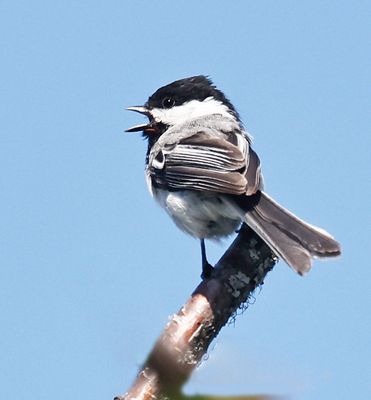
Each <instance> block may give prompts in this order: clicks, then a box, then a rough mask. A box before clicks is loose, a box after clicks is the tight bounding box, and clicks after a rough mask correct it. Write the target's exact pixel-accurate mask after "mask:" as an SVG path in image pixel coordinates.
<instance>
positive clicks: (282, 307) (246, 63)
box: [0, 0, 371, 400]
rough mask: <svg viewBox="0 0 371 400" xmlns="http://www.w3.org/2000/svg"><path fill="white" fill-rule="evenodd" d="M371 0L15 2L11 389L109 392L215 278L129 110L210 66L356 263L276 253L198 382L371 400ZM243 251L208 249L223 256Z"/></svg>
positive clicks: (8, 38)
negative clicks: (162, 205)
mask: <svg viewBox="0 0 371 400" xmlns="http://www.w3.org/2000/svg"><path fill="white" fill-rule="evenodd" d="M370 11H371V7H370V3H369V2H367V1H329V0H325V1H301V2H298V1H286V0H284V1H280V2H278V1H273V0H271V1H268V0H262V1H259V2H257V1H255V2H253V1H233V2H215V1H202V2H201V1H194V0H189V1H187V2H185V1H184V2H171V1H162V2H154V1H153V2H149V1H147V2H146V1H106V2H99V1H68V0H67V1H64V2H47V1H41V0H35V1H32V2H29V1H16V0H14V1H2V2H1V3H0V51H1V64H0V70H1V90H0V100H1V107H0V123H1V133H0V163H1V169H0V187H1V196H0V217H1V225H0V265H1V266H0V324H1V330H0V398H2V399H9V398H13V397H14V396H16V397H18V398H26V397H27V398H28V397H30V398H35V399H40V400H41V399H50V398H53V399H55V400H59V399H76V398H82V397H84V398H89V399H91V400H94V399H97V400H98V399H107V398H108V399H110V398H112V397H113V396H114V395H115V394H118V393H121V392H123V391H125V389H126V388H127V387H128V386H129V384H130V383H131V382H132V380H133V378H134V376H135V374H136V372H137V370H138V368H139V366H140V364H141V362H142V361H143V360H144V359H145V357H146V355H147V353H148V351H149V350H150V348H151V346H152V344H153V342H154V340H155V339H156V337H157V335H158V334H159V332H160V330H161V329H162V327H163V326H164V324H165V323H166V322H167V319H168V316H169V315H170V314H172V313H173V312H175V311H177V310H178V308H179V307H180V306H181V305H182V303H183V302H184V301H185V299H186V298H187V297H188V295H189V294H190V293H191V291H192V290H193V288H194V287H195V286H196V285H197V283H198V282H199V274H200V254H199V246H198V243H197V242H196V241H195V240H194V239H192V238H189V237H187V236H185V235H184V234H183V233H182V232H180V231H178V230H177V228H176V227H175V226H174V225H173V224H172V222H171V221H170V220H169V219H168V217H167V216H166V215H165V213H164V212H163V211H162V210H161V209H159V207H158V206H157V205H156V204H155V203H154V201H153V200H152V199H151V197H150V195H149V194H148V192H147V189H146V186H145V181H144V174H143V169H144V153H145V150H146V144H145V142H143V141H142V139H141V138H140V136H139V135H135V134H124V133H123V131H124V129H125V128H127V127H129V126H132V125H133V124H136V123H140V122H142V121H143V120H142V119H141V117H140V116H139V115H135V114H133V113H129V112H126V111H124V108H125V107H127V106H129V105H137V104H141V103H143V102H144V101H145V100H146V99H147V97H148V96H149V95H150V94H151V93H152V92H153V91H154V90H156V89H157V88H158V87H160V86H162V85H164V84H166V83H169V82H171V81H173V80H175V79H179V78H183V77H187V76H191V75H195V74H208V75H210V76H211V77H212V78H213V79H214V81H215V83H216V84H217V85H218V86H219V87H220V88H221V89H222V90H223V91H225V93H226V94H227V95H228V96H229V97H230V99H231V100H232V102H233V103H234V104H235V106H236V108H237V109H238V111H239V112H240V114H241V117H242V119H243V121H244V123H245V126H246V127H247V129H248V130H249V132H250V133H251V134H252V135H253V136H254V138H255V141H254V147H255V149H256V150H257V151H258V153H259V154H260V157H261V159H262V163H263V171H264V176H265V184H266V190H267V192H268V193H270V195H271V196H273V197H275V198H276V199H277V200H278V201H280V202H281V203H282V204H284V205H285V206H287V207H288V208H289V209H290V210H292V211H293V212H295V213H297V214H298V215H299V216H301V217H302V218H304V219H306V220H308V221H310V222H311V223H313V224H316V225H320V226H322V227H324V228H326V229H327V230H328V231H330V232H331V233H332V234H333V235H334V236H336V238H337V239H338V240H339V241H340V242H341V243H342V247H343V253H344V254H343V256H342V257H341V258H340V259H337V260H333V261H330V262H316V263H315V265H314V268H313V270H312V271H311V273H310V274H309V275H308V276H307V277H305V278H300V277H299V276H297V275H295V274H294V273H293V272H292V271H291V270H290V269H289V268H288V267H287V266H285V265H284V264H283V263H279V264H278V265H277V267H276V268H275V269H274V270H273V271H272V272H271V274H270V275H269V276H268V278H267V279H266V282H265V285H264V287H263V289H262V291H261V292H259V293H257V294H256V302H255V304H254V305H253V306H251V307H250V308H249V309H248V310H247V311H246V312H245V313H244V314H243V315H241V316H239V317H238V318H237V320H236V323H235V324H234V325H231V326H228V327H226V328H225V329H224V330H223V332H222V333H221V334H220V336H219V337H218V339H217V340H216V342H215V343H214V345H213V346H212V350H211V351H210V354H209V358H208V360H207V361H205V362H204V363H203V364H202V365H201V367H200V368H199V369H198V370H197V372H196V373H195V375H194V376H193V377H192V379H191V381H190V382H189V383H188V384H187V386H186V392H187V393H212V394H215V395H218V394H219V395H221V394H235V395H237V394H244V393H269V394H278V395H291V396H292V398H293V399H301V400H309V399H327V400H328V399H339V398H367V397H370V396H371V383H370V382H371V368H370V356H371V350H370V340H371V336H370V332H371V323H370V307H371V301H370V299H371V296H370V291H369V282H370V280H371V268H370V265H369V258H370V257H369V250H370V236H371V232H370V224H371V221H370V206H369V198H370V196H371V185H370V166H369V165H370V145H371V139H370V118H369V109H370V107H369V106H370V81H369V71H370V52H369V41H370V32H369V30H368V27H367V23H368V21H367V19H368V18H369V15H370ZM227 246H228V241H227V242H225V243H223V244H222V245H209V246H208V249H209V255H210V259H211V260H212V261H216V260H217V259H218V257H219V256H220V255H221V254H222V253H223V251H224V249H225V248H226V247H227Z"/></svg>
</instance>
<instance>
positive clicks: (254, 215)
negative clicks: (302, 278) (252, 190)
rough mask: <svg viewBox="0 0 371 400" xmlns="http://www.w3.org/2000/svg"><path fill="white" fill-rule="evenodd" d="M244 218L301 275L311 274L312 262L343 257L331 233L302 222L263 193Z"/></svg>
mask: <svg viewBox="0 0 371 400" xmlns="http://www.w3.org/2000/svg"><path fill="white" fill-rule="evenodd" d="M244 217H245V222H246V223H247V224H248V225H249V226H250V227H251V228H252V229H254V230H255V232H256V233H257V234H258V235H259V236H260V237H261V238H262V239H263V240H264V241H265V242H266V243H267V244H268V245H269V247H270V248H271V249H272V250H273V252H274V253H276V254H277V256H278V257H280V258H282V259H283V260H284V261H285V262H286V263H287V264H288V265H289V266H290V267H291V268H293V269H294V270H295V271H296V272H298V273H299V274H300V275H303V274H304V273H306V272H308V271H309V269H310V268H311V264H312V258H317V257H318V258H325V257H334V256H338V255H339V254H340V245H339V243H338V242H337V241H336V240H335V239H334V238H333V237H332V236H331V235H330V234H329V233H327V232H326V231H324V230H323V229H321V228H317V227H315V226H313V225H310V224H308V223H306V222H304V221H302V220H301V219H299V218H298V217H296V216H295V215H294V214H292V213H290V212H289V211H288V210H286V209H284V208H283V207H282V206H280V205H279V204H278V203H276V202H275V201H274V200H273V199H271V198H270V197H269V196H268V195H267V194H265V193H264V192H261V194H260V197H259V200H258V202H257V204H256V205H255V206H254V207H253V208H251V209H250V210H249V211H247V212H246V213H245V215H244Z"/></svg>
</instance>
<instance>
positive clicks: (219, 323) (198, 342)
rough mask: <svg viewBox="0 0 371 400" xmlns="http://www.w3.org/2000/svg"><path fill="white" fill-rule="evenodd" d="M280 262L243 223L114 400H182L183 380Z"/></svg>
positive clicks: (186, 378) (185, 379) (184, 380)
mask: <svg viewBox="0 0 371 400" xmlns="http://www.w3.org/2000/svg"><path fill="white" fill-rule="evenodd" d="M276 262H277V258H276V257H275V256H274V255H273V253H272V252H271V250H270V249H269V247H268V246H267V245H266V244H265V243H264V242H263V241H262V240H261V239H260V238H259V236H257V235H256V233H255V232H253V231H252V230H251V229H250V228H248V227H247V226H246V225H243V226H242V228H241V229H240V231H239V233H238V235H237V237H236V239H235V240H234V242H233V243H232V244H231V246H230V247H229V249H228V250H227V251H226V252H225V254H224V255H223V257H222V258H221V259H220V260H219V262H218V263H217V265H216V268H215V269H214V271H213V273H212V276H211V277H210V278H209V279H207V280H204V281H203V282H201V283H200V285H199V286H198V287H197V288H196V290H195V291H194V292H193V294H192V296H191V297H190V299H189V300H188V301H187V303H186V304H185V305H184V306H183V307H182V308H181V309H180V311H179V312H178V313H177V314H175V315H174V316H173V317H172V319H171V321H170V322H169V323H168V324H167V326H166V327H165V329H164V331H163V332H162V334H161V335H160V337H159V339H158V340H157V342H156V343H155V346H154V347H153V349H152V351H151V353H150V354H149V356H148V358H147V360H146V361H145V363H144V365H143V367H142V371H141V372H140V373H139V374H138V376H137V378H136V380H135V382H134V384H133V385H132V387H131V388H130V389H129V391H128V392H127V393H125V394H124V395H123V396H118V397H115V400H132V399H136V400H150V399H152V400H153V399H158V398H161V397H163V396H168V397H170V398H171V399H174V398H176V399H179V398H182V395H181V388H182V386H183V384H184V383H185V382H186V381H187V380H188V378H189V376H190V375H191V373H192V371H193V370H194V369H195V367H196V366H197V365H198V364H199V362H200V361H201V359H202V357H203V355H204V354H205V353H206V352H207V349H208V347H209V345H210V343H211V342H212V340H213V339H214V338H215V337H216V336H217V335H218V333H219V331H220V329H221V328H222V327H223V326H224V325H225V324H226V323H227V322H228V320H229V319H230V318H231V317H232V316H233V315H234V313H235V311H236V310H237V309H238V308H239V307H240V306H241V305H243V304H244V303H245V302H246V301H247V300H248V298H249V296H250V295H251V293H252V292H253V291H254V290H255V289H256V288H257V287H258V286H259V285H261V284H262V283H263V280H264V278H265V276H266V274H267V273H268V272H269V271H270V270H271V269H272V268H273V266H274V265H275V264H276Z"/></svg>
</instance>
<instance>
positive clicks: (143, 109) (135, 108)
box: [125, 106, 151, 132]
mask: <svg viewBox="0 0 371 400" xmlns="http://www.w3.org/2000/svg"><path fill="white" fill-rule="evenodd" d="M127 110H129V111H135V112H137V113H139V114H143V115H146V116H147V117H148V118H150V117H151V113H150V111H149V110H148V108H146V107H144V106H132V107H128V108H127ZM149 129H151V123H150V122H149V123H148V124H140V125H135V126H132V127H131V128H129V129H126V130H125V132H139V131H145V130H149Z"/></svg>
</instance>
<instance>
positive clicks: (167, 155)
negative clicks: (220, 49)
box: [126, 75, 341, 279]
mask: <svg viewBox="0 0 371 400" xmlns="http://www.w3.org/2000/svg"><path fill="white" fill-rule="evenodd" d="M127 110H129V111H134V112H137V113H139V114H143V115H144V116H146V117H147V118H148V121H147V122H146V123H144V124H140V125H135V126H133V127H131V128H129V129H127V130H126V132H142V136H143V137H144V138H145V139H146V140H147V141H148V148H147V153H146V157H145V175H146V181H147V185H148V189H149V191H150V193H151V194H152V196H153V197H154V198H155V200H156V201H157V202H158V203H159V205H160V206H161V207H162V208H164V209H165V210H166V212H167V213H168V214H169V216H170V217H171V218H172V220H173V221H174V222H175V224H176V226H177V227H178V228H180V229H181V230H183V231H184V232H186V233H187V234H189V235H191V236H193V237H195V238H197V239H199V240H200V244H201V256H202V274H201V277H202V278H203V279H206V278H209V277H210V276H211V275H212V271H213V267H212V265H211V264H210V263H209V262H208V260H207V256H206V248H205V240H206V239H210V240H219V239H221V238H223V237H226V236H229V235H231V234H232V233H234V232H236V230H237V229H238V228H239V226H240V225H241V224H242V223H245V224H247V225H248V226H249V227H250V228H251V229H253V231H255V232H256V234H257V235H258V236H260V237H261V238H262V239H263V241H264V242H265V243H266V244H267V245H268V246H269V247H270V249H271V250H272V252H273V253H274V254H275V255H276V256H277V257H278V258H279V259H282V260H283V261H284V262H285V263H286V264H288V265H289V266H290V267H291V268H292V269H293V270H294V271H296V272H297V273H298V274H299V275H304V274H305V273H307V272H308V271H309V270H310V268H311V265H312V259H313V258H327V257H334V256H338V255H340V253H341V250H340V244H339V243H338V242H337V241H336V240H335V239H334V238H333V237H332V236H331V235H330V234H329V233H328V232H326V231H325V230H324V229H321V228H318V227H315V226H313V225H311V224H309V223H307V222H305V221H303V220H302V219H299V218H298V217H297V216H296V215H294V214H293V213H291V212H290V211H288V210H287V209H285V208H284V207H283V206H281V205H280V204H279V203H277V202H276V201H275V200H274V199H272V198H271V197H270V196H269V195H268V194H267V193H266V192H265V190H264V185H263V177H262V172H261V163H260V159H259V157H258V155H257V153H256V152H255V151H254V150H253V147H252V137H251V136H250V135H249V133H248V132H247V131H246V130H245V128H244V126H243V123H242V121H241V119H240V116H239V114H238V112H237V111H236V108H235V107H234V106H233V104H232V103H231V102H230V100H229V99H228V98H227V97H226V96H225V94H224V93H223V92H222V91H221V90H219V89H218V88H217V87H216V86H215V84H214V83H213V81H212V80H211V79H210V77H208V76H205V75H197V76H192V77H188V78H184V79H180V80H177V81H174V82H172V83H170V84H167V85H165V86H163V87H161V88H159V89H158V90H156V91H155V92H154V93H153V94H152V95H151V96H150V97H149V98H148V100H147V101H146V103H145V104H144V105H142V106H131V107H128V108H127Z"/></svg>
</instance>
